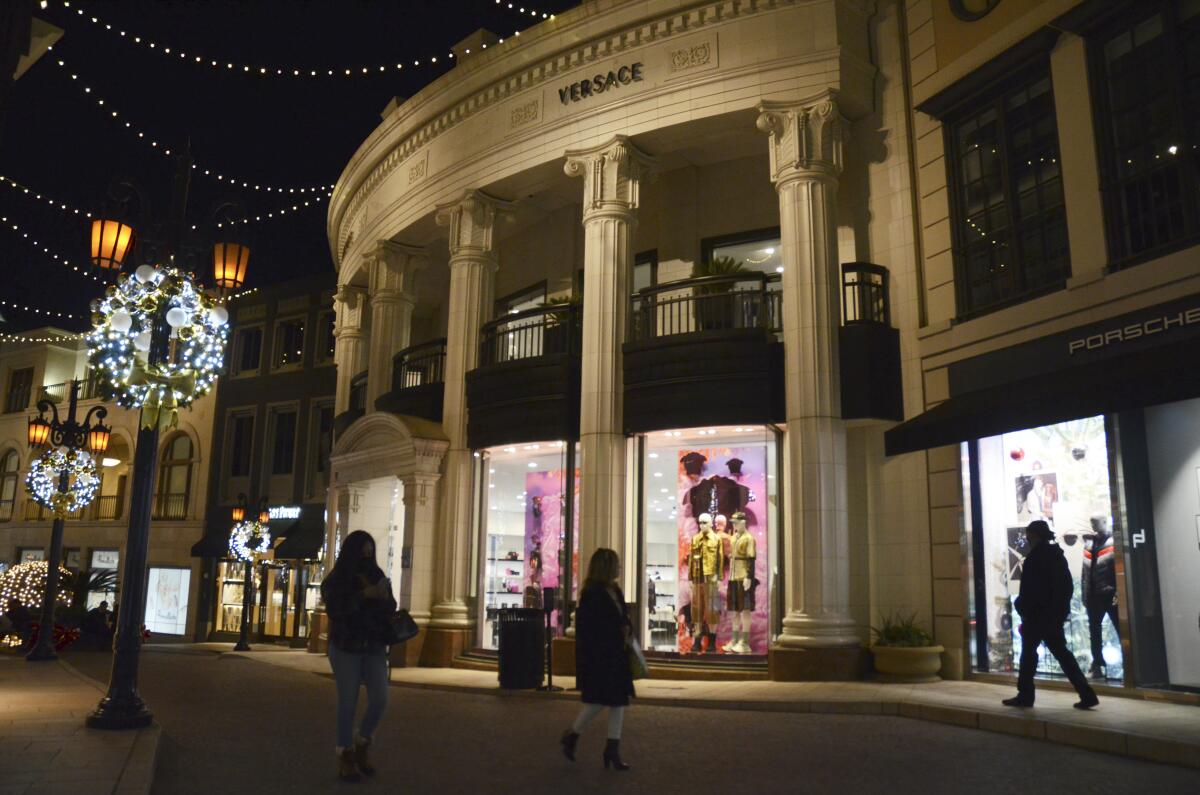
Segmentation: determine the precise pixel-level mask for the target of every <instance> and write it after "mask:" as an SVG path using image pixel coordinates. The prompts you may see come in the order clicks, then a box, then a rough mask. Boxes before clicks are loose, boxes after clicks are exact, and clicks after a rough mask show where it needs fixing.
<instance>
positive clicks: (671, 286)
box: [629, 271, 783, 341]
mask: <svg viewBox="0 0 1200 795" xmlns="http://www.w3.org/2000/svg"><path fill="white" fill-rule="evenodd" d="M780 281H781V280H780V277H779V275H778V274H767V273H758V272H755V271H750V272H746V273H730V274H722V275H719V276H702V277H698V278H695V279H678V280H676V281H672V282H664V283H662V284H655V285H651V286H649V287H644V288H642V289H641V290H638V291H637V292H636V293H634V294H633V295H632V296H630V308H629V310H630V311H629V322H630V329H629V339H631V340H635V341H639V340H640V341H647V340H652V339H659V338H662V337H671V336H675V335H677V334H690V333H693V332H713V331H735V330H745V329H756V328H757V329H764V330H766V331H768V332H771V333H779V332H780V331H782V329H783V323H782V311H781V310H782V305H781V302H780V301H781V293H780V291H779V289H778V288H777V287H776V285H778V284H779V283H780ZM738 285H744V286H743V287H740V288H739V287H738Z"/></svg>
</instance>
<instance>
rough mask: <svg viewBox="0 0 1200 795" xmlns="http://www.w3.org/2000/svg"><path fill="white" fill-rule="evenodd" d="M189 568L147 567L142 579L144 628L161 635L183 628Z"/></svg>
mask: <svg viewBox="0 0 1200 795" xmlns="http://www.w3.org/2000/svg"><path fill="white" fill-rule="evenodd" d="M191 584H192V572H191V569H180V568H170V567H159V566H151V567H150V576H149V580H148V581H147V583H146V629H148V630H150V631H151V632H158V633H161V634H163V635H182V634H184V633H185V632H186V631H187V615H188V594H189V593H191Z"/></svg>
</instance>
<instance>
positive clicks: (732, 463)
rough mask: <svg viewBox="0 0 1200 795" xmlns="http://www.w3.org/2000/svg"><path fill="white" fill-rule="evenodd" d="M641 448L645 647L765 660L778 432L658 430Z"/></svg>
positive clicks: (775, 521)
mask: <svg viewBox="0 0 1200 795" xmlns="http://www.w3.org/2000/svg"><path fill="white" fill-rule="evenodd" d="M639 449H640V458H641V478H640V481H641V505H640V513H641V521H640V525H641V539H642V541H641V557H642V571H643V576H642V583H641V588H642V594H641V599H640V601H641V603H642V605H644V608H643V611H642V612H643V619H642V620H643V623H642V631H643V637H644V646H645V648H646V650H647V651H649V652H657V653H664V654H681V655H709V654H731V655H765V654H766V653H767V647H768V645H769V643H770V634H771V620H772V595H773V593H774V583H773V581H772V573H773V572H774V571H776V570H777V569H776V567H775V564H774V560H775V556H776V554H777V552H776V549H777V544H776V543H775V535H777V530H776V528H778V527H779V517H778V499H777V493H778V492H777V488H778V472H777V466H778V463H777V449H778V442H777V433H776V431H775V430H774V429H771V428H767V427H764V426H761V425H759V426H728V427H725V426H722V427H711V428H689V429H681V430H671V431H655V432H654V433H651V434H648V435H646V436H644V437H642V439H641V440H640V444H639Z"/></svg>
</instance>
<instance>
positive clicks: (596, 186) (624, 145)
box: [563, 135, 658, 223]
mask: <svg viewBox="0 0 1200 795" xmlns="http://www.w3.org/2000/svg"><path fill="white" fill-rule="evenodd" d="M566 158H567V161H566V163H564V164H563V171H565V172H566V174H567V176H568V177H583V180H584V182H583V221H584V223H587V222H588V221H589V220H591V219H592V218H596V217H601V216H605V215H613V214H616V215H621V216H632V214H633V211H634V210H636V209H637V207H638V200H639V188H640V185H641V183H642V182H643V181H649V180H651V179H652V178H653V176H654V171H655V168H656V167H657V165H658V161H657V160H656V159H655V158H653V157H651V156H650V155H648V154H646V153H645V152H643V151H642V150H640V149H638V148H637V147H636V146H634V144H633V141H631V140H629V138H628V137H626V136H624V135H616V136H613V138H612V139H610V140H609V141H608V142H606V143H603V144H600V145H599V146H593V147H589V148H587V149H570V150H568V151H567V153H566Z"/></svg>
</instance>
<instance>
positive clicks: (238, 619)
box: [214, 560, 246, 632]
mask: <svg viewBox="0 0 1200 795" xmlns="http://www.w3.org/2000/svg"><path fill="white" fill-rule="evenodd" d="M245 566H246V564H244V563H241V562H238V561H235V560H223V561H221V562H220V563H218V564H217V595H218V596H217V604H216V611H217V615H216V620H215V622H214V626H215V631H217V632H240V631H241V629H242V600H243V588H244V584H245V577H246V569H245Z"/></svg>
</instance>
